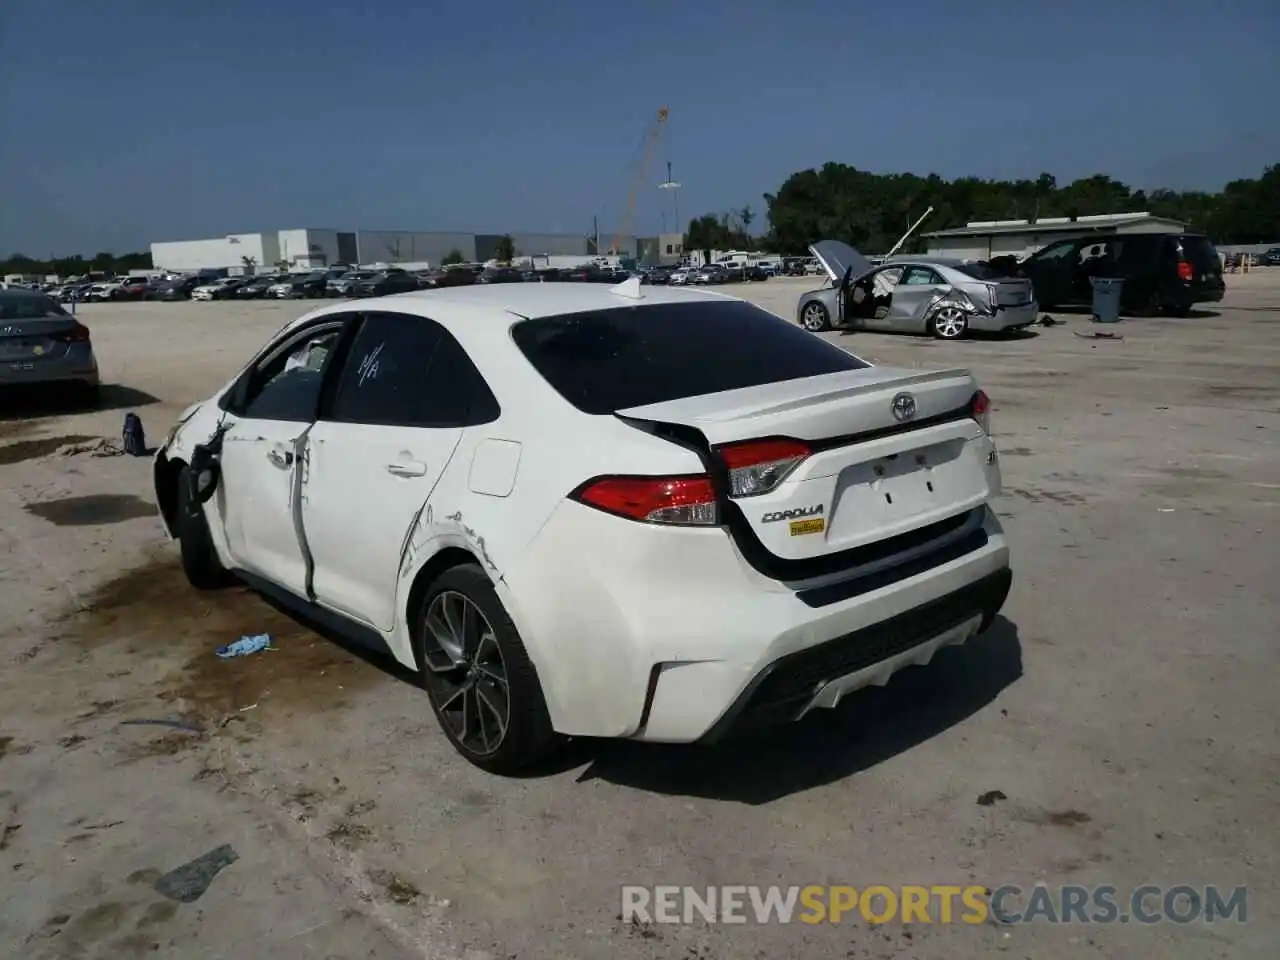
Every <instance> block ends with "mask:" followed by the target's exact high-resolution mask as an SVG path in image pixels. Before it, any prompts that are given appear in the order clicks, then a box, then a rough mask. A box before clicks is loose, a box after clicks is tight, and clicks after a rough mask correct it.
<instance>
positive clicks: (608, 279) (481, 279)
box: [46, 261, 803, 303]
mask: <svg viewBox="0 0 1280 960" xmlns="http://www.w3.org/2000/svg"><path fill="white" fill-rule="evenodd" d="M798 262H799V263H800V264H801V266H802V267H803V261H798ZM801 272H803V269H802V270H801ZM776 274H777V268H776V266H774V265H772V264H767V263H761V264H753V265H747V264H743V263H715V264H710V265H708V266H704V267H700V268H695V267H688V266H681V267H662V266H659V267H639V268H637V269H636V270H634V271H631V270H624V269H622V268H620V267H611V266H605V265H601V264H594V263H593V264H586V265H583V266H579V267H572V268H554V267H553V268H529V267H523V268H522V267H516V266H500V265H499V266H486V265H484V264H476V263H465V264H453V265H450V266H447V267H442V268H438V269H429V270H417V271H409V270H405V269H403V268H400V267H384V268H382V269H378V270H370V269H360V268H351V267H346V266H335V267H329V268H327V269H318V270H311V271H308V272H290V273H267V274H255V275H248V276H222V275H215V274H214V273H213V272H212V271H207V272H202V273H200V274H196V275H191V276H178V277H169V278H146V277H125V278H118V279H116V280H109V281H99V282H95V283H69V284H65V285H63V286H61V287H58V288H54V289H50V290H48V291H46V292H47V293H48V294H49V296H51V297H53V298H54V299H56V300H59V301H61V302H63V303H70V302H104V301H121V300H159V301H174V300H197V301H211V300H262V299H268V300H269V299H278V300H301V299H320V298H325V297H338V298H344V299H345V298H360V297H380V296H385V295H387V294H392V293H404V292H407V291H410V290H422V289H435V288H442V287H459V286H470V285H472V284H488V283H538V282H548V281H564V282H577V283H609V284H613V283H620V282H622V281H623V280H625V279H627V278H628V277H630V276H632V275H636V276H639V277H640V280H641V282H642V283H652V284H674V285H680V284H686V285H694V284H696V285H700V286H710V285H716V284H724V283H741V282H744V281H759V280H767V279H769V278H770V277H772V276H775V275H776Z"/></svg>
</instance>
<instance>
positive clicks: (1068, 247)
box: [1034, 240, 1076, 263]
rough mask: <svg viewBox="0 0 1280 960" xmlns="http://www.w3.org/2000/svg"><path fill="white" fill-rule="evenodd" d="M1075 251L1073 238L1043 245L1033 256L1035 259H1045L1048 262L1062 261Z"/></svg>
mask: <svg viewBox="0 0 1280 960" xmlns="http://www.w3.org/2000/svg"><path fill="white" fill-rule="evenodd" d="M1075 251H1076V241H1075V240H1060V241H1059V242H1058V243H1055V244H1052V245H1050V246H1047V247H1045V248H1044V249H1043V250H1041V251H1040V252H1039V253H1037V254H1036V255H1035V257H1034V259H1036V260H1046V261H1048V262H1050V263H1055V262H1058V261H1062V260H1064V259H1066V258H1067V257H1069V256H1071V255H1072V254H1073V253H1075Z"/></svg>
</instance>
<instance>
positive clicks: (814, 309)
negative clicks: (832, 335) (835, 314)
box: [800, 300, 831, 333]
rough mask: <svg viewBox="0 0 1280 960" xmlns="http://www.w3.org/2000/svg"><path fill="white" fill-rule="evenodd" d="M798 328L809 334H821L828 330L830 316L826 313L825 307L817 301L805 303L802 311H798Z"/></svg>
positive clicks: (829, 327)
mask: <svg viewBox="0 0 1280 960" xmlns="http://www.w3.org/2000/svg"><path fill="white" fill-rule="evenodd" d="M800 326H802V327H804V328H805V329H806V330H808V331H809V332H810V333H823V332H824V331H827V330H830V329H831V314H830V313H829V312H828V311H827V308H826V305H825V304H823V303H821V302H819V301H817V300H811V301H809V302H808V303H806V304H805V305H804V309H802V310H801V311H800Z"/></svg>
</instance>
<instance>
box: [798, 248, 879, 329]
mask: <svg viewBox="0 0 1280 960" xmlns="http://www.w3.org/2000/svg"><path fill="white" fill-rule="evenodd" d="M809 252H810V253H812V254H813V255H814V257H816V258H817V260H818V263H820V264H822V269H823V270H824V271H826V274H827V277H828V278H829V279H830V281H831V285H832V286H833V287H836V288H839V290H840V311H839V316H837V317H835V318H834V326H837V327H842V326H845V325H847V324H848V322H849V320H850V317H849V315H848V313H849V311H848V310H847V309H846V303H847V300H848V296H849V291H850V289H851V288H852V286H853V284H855V283H857V281H858V280H860V279H861V278H863V277H865V276H866V275H867V274H869V273H870V272H871V271H872V270H874V269H875V268H874V267H873V266H872V264H871V261H870V260H868V259H867V258H866V257H864V256H863V255H862V254H860V253H859V252H858V251H857V250H855V249H854V248H853V247H851V246H849V244H847V243H842V242H840V241H839V240H819V241H818V242H817V243H815V244H812V245H811V246H810V247H809Z"/></svg>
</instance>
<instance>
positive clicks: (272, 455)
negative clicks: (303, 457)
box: [267, 447, 293, 470]
mask: <svg viewBox="0 0 1280 960" xmlns="http://www.w3.org/2000/svg"><path fill="white" fill-rule="evenodd" d="M267 459H268V460H270V461H271V465H272V466H273V467H279V468H280V469H281V470H287V469H288V468H289V467H291V466H293V454H292V453H290V452H289V451H288V450H281V449H280V448H279V447H275V448H273V449H271V450H268V451H267Z"/></svg>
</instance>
